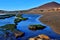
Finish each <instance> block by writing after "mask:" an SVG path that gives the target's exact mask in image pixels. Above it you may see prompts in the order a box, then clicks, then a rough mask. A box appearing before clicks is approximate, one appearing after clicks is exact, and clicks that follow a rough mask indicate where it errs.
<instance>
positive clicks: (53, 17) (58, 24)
mask: <svg viewBox="0 0 60 40" xmlns="http://www.w3.org/2000/svg"><path fill="white" fill-rule="evenodd" d="M42 15H43V16H42V17H41V18H40V19H39V20H40V21H41V22H42V23H44V24H46V25H49V26H50V27H51V28H52V30H53V31H54V32H56V33H58V34H60V12H53V13H42Z"/></svg>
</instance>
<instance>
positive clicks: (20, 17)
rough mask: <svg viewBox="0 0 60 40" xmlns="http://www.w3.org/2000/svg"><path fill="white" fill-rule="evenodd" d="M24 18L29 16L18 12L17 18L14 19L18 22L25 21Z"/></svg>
mask: <svg viewBox="0 0 60 40" xmlns="http://www.w3.org/2000/svg"><path fill="white" fill-rule="evenodd" d="M24 20H27V18H23V17H22V15H21V14H18V15H17V16H16V19H15V20H14V23H15V24H17V23H18V22H20V21H24Z"/></svg>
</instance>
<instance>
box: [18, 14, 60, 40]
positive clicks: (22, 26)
mask: <svg viewBox="0 0 60 40" xmlns="http://www.w3.org/2000/svg"><path fill="white" fill-rule="evenodd" d="M22 16H23V17H25V18H28V20H26V21H21V22H20V23H18V25H17V29H19V30H21V31H22V32H25V36H24V37H22V38H21V40H23V39H24V40H26V38H29V37H34V36H37V35H39V34H46V35H48V36H50V37H51V38H60V35H58V34H56V33H55V32H53V31H52V29H51V28H50V27H49V26H47V27H46V28H45V29H44V30H37V31H32V30H29V29H28V27H29V25H31V24H42V25H44V24H43V23H41V22H40V21H39V20H38V19H39V17H41V16H40V15H37V14H23V15H22ZM45 26H46V25H45Z"/></svg>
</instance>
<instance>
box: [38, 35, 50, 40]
mask: <svg viewBox="0 0 60 40" xmlns="http://www.w3.org/2000/svg"><path fill="white" fill-rule="evenodd" d="M38 37H40V38H41V39H44V40H50V38H49V37H48V36H47V35H44V34H41V35H38Z"/></svg>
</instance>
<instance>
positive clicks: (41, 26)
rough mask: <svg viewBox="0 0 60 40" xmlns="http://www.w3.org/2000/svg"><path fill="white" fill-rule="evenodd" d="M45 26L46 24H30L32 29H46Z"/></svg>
mask: <svg viewBox="0 0 60 40" xmlns="http://www.w3.org/2000/svg"><path fill="white" fill-rule="evenodd" d="M44 28H45V26H43V25H39V24H37V25H30V26H29V29H30V30H42V29H44Z"/></svg>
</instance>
